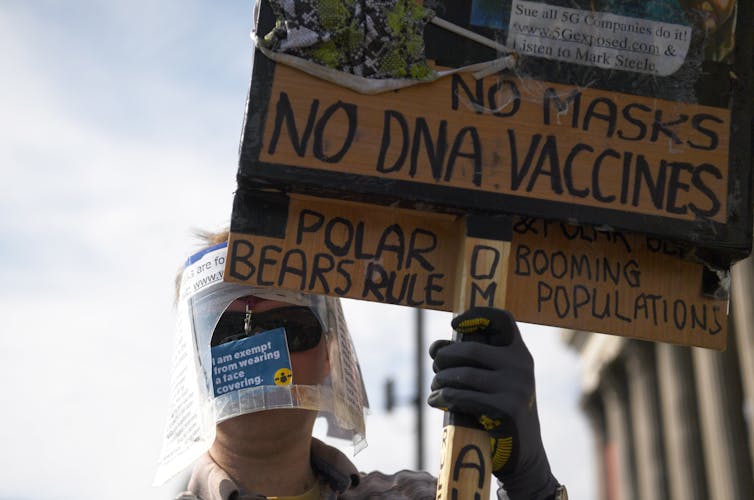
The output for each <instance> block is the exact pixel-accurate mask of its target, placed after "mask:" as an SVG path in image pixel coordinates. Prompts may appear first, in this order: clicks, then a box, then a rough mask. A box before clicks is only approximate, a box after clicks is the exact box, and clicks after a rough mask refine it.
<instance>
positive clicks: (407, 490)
mask: <svg viewBox="0 0 754 500" xmlns="http://www.w3.org/2000/svg"><path fill="white" fill-rule="evenodd" d="M436 491H437V479H436V478H435V477H434V476H433V475H431V474H430V473H428V472H423V471H413V470H401V471H398V472H396V473H394V474H385V473H384V472H381V471H372V472H369V473H362V474H361V478H360V480H359V484H358V486H356V487H355V488H352V489H351V490H349V491H348V493H349V495H348V496H344V497H342V498H354V499H355V498H371V497H372V496H375V497H376V496H379V497H380V498H386V499H396V500H397V499H417V500H424V499H426V500H433V499H434V498H435V493H436Z"/></svg>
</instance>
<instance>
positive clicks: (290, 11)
mask: <svg viewBox="0 0 754 500" xmlns="http://www.w3.org/2000/svg"><path fill="white" fill-rule="evenodd" d="M270 6H271V7H272V10H273V12H274V14H275V18H276V25H275V28H274V29H273V30H272V31H270V32H269V33H268V34H267V35H266V36H265V37H264V39H263V42H262V43H263V44H264V46H265V47H266V48H268V49H270V50H274V51H277V52H285V53H288V54H291V55H295V56H298V57H302V58H304V59H307V60H310V61H314V62H316V63H318V64H322V65H324V66H327V67H330V68H334V69H338V70H341V71H345V72H348V73H352V74H354V75H357V76H362V77H367V78H411V79H417V80H421V79H426V78H429V77H431V76H432V75H433V71H432V69H431V68H429V66H427V63H426V58H425V55H424V27H425V26H426V25H427V23H428V22H429V20H430V19H432V17H433V16H434V13H433V12H432V11H431V10H429V9H426V8H424V7H422V6H421V5H419V4H417V3H416V2H415V1H414V0H270Z"/></svg>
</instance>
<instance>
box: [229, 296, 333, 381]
mask: <svg viewBox="0 0 754 500" xmlns="http://www.w3.org/2000/svg"><path fill="white" fill-rule="evenodd" d="M292 305H293V304H290V303H288V302H281V301H277V300H266V299H262V298H258V297H253V296H247V297H241V298H239V299H236V300H234V301H233V302H231V304H230V305H229V306H228V307H227V308H226V309H225V311H226V312H245V311H246V310H247V307H248V309H250V310H251V312H252V316H253V315H254V314H255V313H257V314H259V313H263V312H266V311H271V310H273V309H281V308H284V307H291V306H292ZM312 314H314V313H312ZM290 356H291V371H292V372H293V383H294V384H298V385H316V384H320V383H322V382H323V381H324V379H325V377H327V375H329V373H330V362H329V357H328V354H327V343H326V342H325V340H324V333H323V334H322V336H321V338H320V340H319V343H318V344H317V345H316V346H314V347H312V348H311V349H306V350H302V351H291V352H290Z"/></svg>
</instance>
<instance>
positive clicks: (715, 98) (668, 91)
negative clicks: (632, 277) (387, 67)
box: [239, 0, 752, 268]
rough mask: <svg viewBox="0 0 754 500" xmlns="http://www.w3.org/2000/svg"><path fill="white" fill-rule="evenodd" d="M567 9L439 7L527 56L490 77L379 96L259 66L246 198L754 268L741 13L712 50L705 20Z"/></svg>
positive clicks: (444, 47) (471, 49) (449, 60)
mask: <svg viewBox="0 0 754 500" xmlns="http://www.w3.org/2000/svg"><path fill="white" fill-rule="evenodd" d="M559 3H560V2H557V1H553V0H548V1H547V2H544V3H540V2H527V1H522V0H513V1H510V0H500V1H497V2H480V1H469V0H466V1H457V2H448V1H440V2H434V3H433V5H435V7H436V11H437V12H438V13H439V14H438V15H441V16H442V17H443V18H445V19H448V20H450V21H452V22H454V23H456V24H458V25H461V26H463V27H465V28H469V29H471V30H474V31H475V32H478V33H480V34H482V35H485V36H487V37H488V38H491V39H495V40H505V41H506V43H507V46H508V47H510V48H512V49H513V50H514V51H515V52H516V54H517V55H518V57H519V63H518V65H517V66H516V68H514V69H513V70H512V71H508V72H503V73H498V74H494V75H490V76H487V77H486V78H482V79H478V80H477V79H474V78H473V77H472V76H471V75H470V74H465V73H459V74H455V75H453V76H449V77H446V78H442V79H440V80H437V81H435V82H433V83H428V84H421V85H417V86H413V87H409V88H406V89H402V90H398V91H394V92H389V93H386V94H379V95H373V96H367V95H363V94H359V93H356V92H353V91H350V90H346V89H344V88H342V87H339V86H337V85H335V84H332V83H328V82H325V81H323V80H320V79H318V78H315V77H313V76H309V75H307V74H306V73H304V72H302V71H299V70H296V69H292V68H290V67H287V66H284V65H281V64H275V63H273V62H272V61H270V60H269V59H267V58H266V57H265V56H264V55H262V54H261V53H259V52H257V54H256V57H255V63H254V72H253V77H252V89H251V93H250V99H249V109H248V113H247V122H246V126H245V132H244V138H243V144H242V150H241V162H240V168H239V186H241V187H246V188H253V187H259V186H262V185H264V186H270V185H271V186H276V187H279V188H281V189H284V190H287V191H294V192H302V193H309V194H313V195H317V196H324V197H336V198H341V199H351V200H357V201H368V202H370V203H379V204H392V203H396V202H398V203H400V204H401V206H404V207H414V208H421V207H432V209H433V210H436V211H445V212H450V213H458V212H459V211H460V212H466V211H479V210H481V211H485V212H492V213H501V214H508V215H522V216H527V217H536V218H545V219H554V220H560V221H563V222H568V223H574V222H575V223H580V224H591V225H598V226H606V227H611V228H615V229H618V230H627V231H632V232H637V233H648V234H651V235H653V236H655V237H661V238H663V239H668V240H675V241H678V242H681V243H686V244H688V245H690V246H693V247H696V250H697V251H696V253H697V256H698V257H699V258H702V259H704V260H706V261H707V262H708V263H710V264H711V265H714V266H716V267H718V268H725V267H727V266H728V265H729V264H730V263H731V262H733V261H735V260H737V259H739V258H742V257H743V256H745V255H747V254H748V253H749V251H750V248H751V225H752V220H751V215H752V214H751V201H750V191H751V187H750V185H751V173H750V172H751V154H750V150H751V142H752V141H751V127H750V116H751V101H752V97H751V78H750V76H751V43H750V40H748V39H746V38H744V37H742V36H739V38H740V40H738V39H735V38H734V37H735V35H736V33H735V31H734V29H733V25H734V24H735V23H734V21H735V19H733V18H732V17H731V16H733V15H734V13H735V12H736V9H731V10H730V12H727V11H726V12H727V17H725V18H724V19H720V20H719V21H720V22H721V23H722V21H723V20H724V21H725V22H726V24H725V25H724V26H722V25H721V26H719V27H718V28H719V29H718V30H717V31H716V33H717V35H719V36H718V37H711V36H707V38H704V36H705V35H704V32H703V31H702V28H701V27H700V25H698V23H697V21H698V19H697V17H696V16H697V11H696V10H695V7H693V6H690V7H688V8H686V10H684V9H682V8H680V7H678V8H676V7H673V8H670V6H668V8H667V9H665V11H663V10H662V9H659V8H658V9H655V10H652V9H654V7H652V5H651V4H650V5H648V6H644V5H643V4H642V6H633V7H631V6H628V5H627V6H624V8H623V10H621V11H620V12H608V11H605V10H600V9H599V8H597V7H595V8H592V7H593V5H594V2H584V3H585V5H584V6H583V8H581V9H577V8H572V7H573V6H578V2H568V5H569V7H564V6H560V5H559ZM626 3H627V4H628V3H629V2H626ZM660 3H662V2H660ZM691 4H693V2H691ZM729 4H731V5H735V2H729ZM266 5H267V3H266V2H264V1H263V2H262V15H261V18H260V20H259V27H258V32H260V33H262V34H263V33H266V32H267V30H270V29H271V26H272V22H273V17H272V15H271V13H270V12H269V11H268V10H267V9H266ZM611 5H612V4H611ZM611 8H617V7H615V6H613V7H611ZM632 9H633V10H636V9H639V10H641V12H638V11H637V12H634V11H633V10H632ZM642 9H643V10H642ZM674 9H675V10H674ZM750 10H751V9H750V6H748V5H743V4H742V5H739V8H738V15H739V18H741V17H740V16H743V15H745V13H747V12H748V13H749V14H751V12H750ZM666 11H667V12H666ZM663 16H664V17H663ZM742 19H748V18H742ZM707 35H709V32H707ZM723 35H725V36H723ZM734 41H735V43H737V44H738V51H737V52H736V54H737V56H736V57H737V59H736V60H735V61H732V54H733V52H732V50H731V47H732V46H733V44H734ZM425 43H426V54H427V57H429V58H430V59H432V60H434V61H435V63H436V64H437V65H438V66H441V67H458V66H462V65H464V64H469V63H475V62H479V61H481V60H489V59H493V58H494V57H496V56H497V55H498V54H496V53H495V51H493V50H491V49H489V48H487V47H483V46H480V45H479V44H477V43H475V42H472V41H470V40H465V39H462V38H460V37H459V36H458V35H455V34H451V33H448V32H446V31H443V30H441V29H439V28H437V27H436V26H432V25H430V26H428V27H427V28H426V32H425ZM729 64H733V66H729ZM731 67H734V68H735V71H736V73H735V77H734V76H731V75H732V74H731V72H730V71H729V70H730V68H731Z"/></svg>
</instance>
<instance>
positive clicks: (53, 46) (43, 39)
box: [0, 0, 596, 500]
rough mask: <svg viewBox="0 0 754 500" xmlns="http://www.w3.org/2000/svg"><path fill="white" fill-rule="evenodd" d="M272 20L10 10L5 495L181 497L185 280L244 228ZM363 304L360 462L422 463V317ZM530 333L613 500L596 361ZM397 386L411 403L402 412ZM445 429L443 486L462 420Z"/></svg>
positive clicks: (40, 6) (359, 315)
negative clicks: (252, 123)
mask: <svg viewBox="0 0 754 500" xmlns="http://www.w3.org/2000/svg"><path fill="white" fill-rule="evenodd" d="M252 11H253V6H252V3H250V2H246V1H244V2H241V1H237V0H233V1H225V2H209V1H206V0H180V1H178V0H163V1H160V2H152V1H146V0H129V1H123V0H109V1H107V2H102V1H95V0H72V1H68V2H62V1H54V0H34V1H28V0H0V47H1V49H0V54H1V57H0V65H1V67H2V73H1V74H2V76H0V110H2V111H0V173H2V183H1V184H0V185H1V186H2V188H0V189H1V192H0V194H1V196H0V277H2V282H4V283H6V284H7V285H8V286H7V287H5V288H2V289H0V328H1V332H0V333H1V334H0V377H1V379H2V380H3V384H2V391H0V408H1V410H0V443H2V446H1V447H0V469H1V470H3V474H2V478H0V499H13V500H22V499H35V500H36V499H53V498H54V499H77V500H87V499H101V498H107V499H121V498H122V499H125V498H129V499H130V498H140V499H154V500H157V499H169V498H172V497H173V496H174V495H175V493H176V492H177V491H178V490H179V489H180V488H181V486H182V484H183V483H185V480H186V476H185V474H182V475H180V476H179V477H177V478H176V479H174V480H172V481H170V482H169V483H167V484H166V485H164V486H162V487H158V488H153V487H152V486H151V483H152V479H153V476H154V472H155V465H156V461H157V458H158V455H159V450H160V446H161V443H162V434H163V430H164V425H165V417H166V414H167V402H168V391H169V378H170V360H171V355H172V352H173V346H172V341H173V334H174V321H175V309H174V306H173V280H174V276H175V273H176V271H177V270H178V268H179V266H180V265H181V263H182V262H183V261H184V260H185V258H186V257H187V255H189V254H190V253H192V252H193V251H195V250H196V249H197V243H196V240H195V238H194V237H193V232H194V231H195V230H196V229H201V228H203V229H207V228H209V229H215V228H219V227H222V226H224V225H226V224H227V222H228V220H229V217H230V211H231V204H232V196H233V191H234V189H235V172H236V168H237V159H238V158H237V156H238V144H239V139H240V134H241V125H242V121H243V114H244V110H245V102H246V96H247V91H248V85H249V78H250V72H251V64H252V45H251V41H250V38H249V32H250V30H251V26H252ZM344 308H345V313H346V318H347V319H348V321H349V324H350V328H351V332H352V334H353V336H354V340H355V344H356V349H357V353H358V354H359V357H360V360H361V365H362V370H363V372H364V376H365V382H366V385H367V390H368V393H369V397H370V401H371V403H372V410H371V413H370V415H369V416H368V418H367V440H368V442H369V446H368V447H367V448H366V450H364V451H362V452H360V453H359V454H358V455H357V456H356V457H354V461H355V463H356V465H357V466H358V467H359V468H360V469H362V470H373V469H380V470H383V471H385V472H391V471H395V470H399V469H402V468H413V467H414V466H415V451H414V449H413V442H414V437H413V432H414V425H415V423H414V414H413V410H412V409H411V406H410V402H411V400H412V399H413V398H414V395H415V388H414V387H413V386H412V384H413V382H412V381H413V378H414V375H413V374H414V364H415V363H414V361H413V359H414V356H415V354H414V337H413V321H414V319H413V318H414V314H415V313H414V311H413V310H410V309H408V308H404V307H399V306H386V305H378V304H372V303H363V302H357V301H351V300H348V301H345V304H344ZM450 318H451V316H450V314H449V313H438V312H430V313H427V316H426V336H427V344H429V342H431V341H432V340H434V339H436V338H447V337H449V336H450V328H449V322H450ZM521 328H522V331H523V335H524V339H525V340H526V342H527V344H528V345H529V348H530V350H531V351H532V353H533V355H534V358H535V363H536V376H537V391H538V405H539V412H540V420H541V424H542V434H543V440H544V443H545V447H546V449H547V451H548V456H549V458H550V462H551V465H552V469H553V471H554V473H555V475H556V477H557V478H558V479H559V480H560V481H561V482H563V483H565V484H566V485H567V486H568V488H569V492H570V494H571V497H572V498H579V499H585V500H590V499H593V498H595V496H596V493H595V488H594V484H595V477H594V475H595V472H594V457H593V442H592V437H591V435H590V433H589V430H588V426H587V422H586V420H585V417H584V415H583V413H582V412H581V410H580V407H579V396H580V390H579V383H580V368H579V364H578V358H577V355H576V353H575V351H573V350H571V349H570V348H568V347H567V346H566V345H565V344H564V342H563V340H562V336H561V333H560V332H558V331H556V330H554V329H551V328H544V327H535V326H530V325H523V324H522V325H521ZM427 365H429V363H427ZM387 378H393V379H395V380H396V388H397V389H396V390H397V395H398V403H399V404H400V405H399V407H398V408H397V409H396V410H395V411H394V412H392V413H390V414H387V413H386V412H385V410H384V398H383V384H384V382H385V380H386V379H387ZM425 378H426V380H427V384H429V380H430V379H431V374H430V369H429V367H427V374H426V377H425ZM425 418H426V424H425V425H426V438H425V439H426V441H427V450H426V454H425V467H426V468H427V470H429V471H430V472H434V473H436V471H437V469H438V463H439V437H440V426H441V420H442V416H441V414H440V412H438V411H436V410H432V409H427V411H426V412H425ZM396 442H397V443H405V447H404V446H401V449H400V453H396V449H395V444H394V443H396ZM334 444H338V446H339V447H341V448H342V449H343V450H345V451H346V452H347V453H348V454H349V455H351V450H350V445H348V444H347V443H343V442H340V443H338V442H336V443H334ZM404 448H405V449H404Z"/></svg>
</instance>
